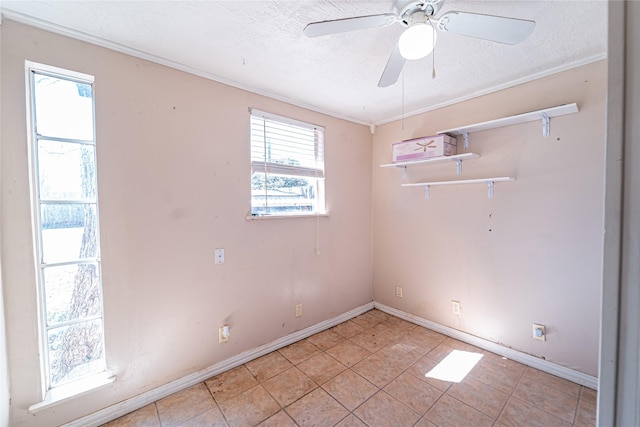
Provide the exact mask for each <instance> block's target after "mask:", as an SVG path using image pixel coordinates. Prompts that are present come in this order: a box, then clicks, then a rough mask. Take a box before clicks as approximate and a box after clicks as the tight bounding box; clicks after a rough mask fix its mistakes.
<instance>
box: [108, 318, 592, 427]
mask: <svg viewBox="0 0 640 427" xmlns="http://www.w3.org/2000/svg"><path fill="white" fill-rule="evenodd" d="M454 349H455V350H460V351H466V352H474V353H480V354H482V358H481V359H480V361H479V362H478V363H477V365H475V367H474V368H473V369H472V370H471V371H470V372H469V374H468V375H467V376H466V377H465V378H464V379H463V380H462V381H461V382H459V383H451V382H445V381H441V380H437V379H433V378H427V377H426V376H425V374H426V373H427V372H429V371H430V370H431V369H432V368H434V367H435V366H436V365H438V363H439V362H440V361H442V360H443V359H444V358H445V357H446V356H447V355H448V354H450V353H451V352H452V351H453V350H454ZM595 417H596V392H595V391H594V390H591V389H589V388H586V387H582V386H580V385H578V384H574V383H572V382H569V381H567V380H564V379H561V378H558V377H555V376H552V375H549V374H547V373H544V372H541V371H538V370H536V369H533V368H529V367H527V366H525V365H522V364H520V363H517V362H514V361H512V360H507V359H505V358H502V357H500V356H498V355H496V354H493V353H489V352H487V351H484V350H481V349H479V348H477V347H473V346H471V345H469V344H465V343H462V342H460V341H457V340H454V339H452V338H448V337H446V336H444V335H441V334H439V333H436V332H433V331H430V330H428V329H425V328H423V327H420V326H416V325H414V324H412V323H409V322H406V321H404V320H402V319H399V318H397V317H393V316H390V315H388V314H386V313H384V312H382V311H379V310H375V309H374V310H371V311H368V312H366V313H364V314H362V315H360V316H358V317H355V318H353V319H351V320H349V321H347V322H344V323H341V324H339V325H337V326H335V327H333V328H331V329H328V330H326V331H323V332H320V333H318V334H316V335H313V336H311V337H309V338H307V339H305V340H302V341H299V342H297V343H295V344H292V345H290V346H288V347H284V348H282V349H280V350H278V351H274V352H273V353H269V354H267V355H265V356H263V357H260V358H258V359H255V360H253V361H251V362H248V363H246V364H244V365H242V366H238V367H237V368H234V369H231V370H230V371H227V372H224V373H222V374H220V375H218V376H216V377H213V378H210V379H208V380H206V381H204V382H202V383H200V384H197V385H195V386H193V387H190V388H188V389H186V390H183V391H180V392H178V393H175V394H173V395H171V396H168V397H166V398H164V399H161V400H159V401H157V402H155V403H152V404H150V405H148V406H145V407H144V408H142V409H139V410H137V411H135V412H132V413H130V414H128V415H125V416H124V417H122V418H119V419H117V420H114V421H112V422H110V423H108V424H106V425H105V426H108V427H121V426H154V427H155V426H161V427H169V426H181V427H195V426H256V425H257V426H277V427H288V426H303V427H305V426H339V427H347V426H384V427H391V426H416V427H427V426H429V427H433V426H439V427H444V426H455V427H459V426H473V427H482V426H501V427H503V426H552V427H560V426H572V425H573V426H595V425H596V422H595Z"/></svg>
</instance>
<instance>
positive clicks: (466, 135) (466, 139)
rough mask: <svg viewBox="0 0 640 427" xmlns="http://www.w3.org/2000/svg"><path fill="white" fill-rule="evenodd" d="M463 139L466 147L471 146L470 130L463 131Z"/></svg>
mask: <svg viewBox="0 0 640 427" xmlns="http://www.w3.org/2000/svg"><path fill="white" fill-rule="evenodd" d="M462 140H463V141H464V148H469V132H467V131H462Z"/></svg>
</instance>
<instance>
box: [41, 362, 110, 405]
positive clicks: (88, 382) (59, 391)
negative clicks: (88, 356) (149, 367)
mask: <svg viewBox="0 0 640 427" xmlns="http://www.w3.org/2000/svg"><path fill="white" fill-rule="evenodd" d="M115 380H116V376H115V375H112V374H111V373H109V372H103V373H100V374H97V375H93V376H91V377H88V378H84V379H82V380H78V381H74V382H72V383H69V384H65V385H63V386H60V387H56V388H52V389H51V390H49V391H48V392H47V394H46V395H45V397H44V400H43V401H42V402H38V403H34V404H33V405H31V406H29V413H30V414H36V413H38V412H40V411H43V410H45V409H48V408H51V407H53V406H56V405H59V404H61V403H63V402H65V401H67V400H69V399H72V398H74V397H78V396H82V395H84V394H86V393H89V392H91V391H94V390H97V389H99V388H102V387H104V386H106V385H109V384H111V383H113V382H114V381H115Z"/></svg>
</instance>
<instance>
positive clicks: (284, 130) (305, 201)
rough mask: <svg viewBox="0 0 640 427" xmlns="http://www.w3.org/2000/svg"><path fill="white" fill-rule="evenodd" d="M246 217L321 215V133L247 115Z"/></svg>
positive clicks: (295, 123)
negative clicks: (248, 177) (248, 193)
mask: <svg viewBox="0 0 640 427" xmlns="http://www.w3.org/2000/svg"><path fill="white" fill-rule="evenodd" d="M251 169H252V180H251V184H252V187H251V188H252V191H251V196H252V197H251V213H252V215H257V216H262V215H292V214H315V213H325V207H324V128H323V127H321V126H314V125H312V124H308V123H303V122H299V121H296V120H293V119H288V118H286V117H281V116H276V115H274V114H269V113H265V112H262V111H258V110H255V109H252V110H251Z"/></svg>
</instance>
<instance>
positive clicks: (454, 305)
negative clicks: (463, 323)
mask: <svg viewBox="0 0 640 427" xmlns="http://www.w3.org/2000/svg"><path fill="white" fill-rule="evenodd" d="M451 312H452V313H453V314H455V315H456V316H460V301H451Z"/></svg>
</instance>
